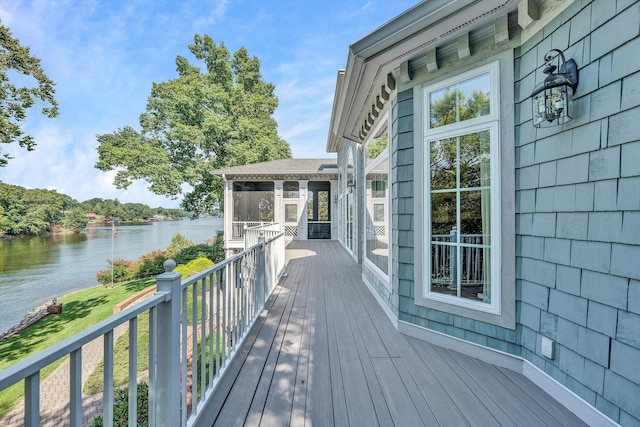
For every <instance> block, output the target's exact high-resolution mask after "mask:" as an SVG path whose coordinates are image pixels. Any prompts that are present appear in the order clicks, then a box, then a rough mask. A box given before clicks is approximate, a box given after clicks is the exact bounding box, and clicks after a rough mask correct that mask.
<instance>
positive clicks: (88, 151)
mask: <svg viewBox="0 0 640 427" xmlns="http://www.w3.org/2000/svg"><path fill="white" fill-rule="evenodd" d="M416 3H418V0H297V1H296V0H279V1H268V0H3V1H2V2H1V3H0V22H2V24H3V25H6V26H8V27H9V28H10V29H11V31H12V33H13V36H14V37H17V38H19V39H20V42H21V44H22V45H26V46H30V48H31V53H32V54H33V55H35V56H36V57H38V58H40V59H41V61H42V67H43V68H44V70H45V73H46V74H47V75H48V76H49V77H50V78H51V79H53V80H54V81H55V82H56V99H57V100H58V102H59V104H60V115H59V116H58V117H57V118H55V119H47V118H45V117H44V116H43V115H41V114H39V113H37V112H36V110H31V111H29V118H28V120H27V121H26V123H25V125H24V130H25V131H26V132H28V133H29V134H31V135H33V136H34V137H35V139H36V142H37V143H38V146H37V147H36V150H35V151H32V152H27V151H25V150H22V149H19V148H18V147H17V144H12V146H10V147H3V150H6V152H9V153H10V154H12V155H13V156H14V157H15V159H13V160H11V161H10V162H9V165H8V166H7V167H5V168H0V180H1V181H3V182H5V183H9V184H15V185H21V186H24V187H28V188H48V189H55V190H57V191H58V192H61V193H65V194H68V195H70V196H71V197H73V198H75V199H77V200H78V201H83V200H87V199H90V198H92V197H102V198H117V199H118V200H120V201H121V202H142V203H146V204H148V205H150V206H152V207H156V206H165V207H177V206H178V204H179V200H178V201H175V200H170V199H167V198H165V197H162V196H156V195H153V194H151V193H150V192H149V191H148V190H147V189H146V183H145V182H143V181H141V182H137V183H136V184H135V185H133V186H131V187H130V188H129V189H127V190H118V189H116V188H115V187H114V186H113V184H112V182H113V174H112V173H104V172H101V171H98V170H97V169H95V168H94V167H93V166H94V164H95V162H96V160H97V152H96V147H97V146H98V144H97V141H96V135H97V134H104V133H111V132H113V131H115V130H117V129H118V128H120V127H123V126H126V125H129V126H133V127H135V128H139V126H138V117H139V115H140V113H142V112H143V111H144V109H145V106H146V100H147V97H148V95H149V93H150V89H151V84H152V83H153V82H161V81H166V80H170V79H172V78H174V77H176V71H175V58H176V56H177V55H183V56H185V57H187V58H188V59H189V60H190V61H191V62H192V63H196V60H195V59H194V58H193V57H192V56H191V55H190V53H189V51H188V49H187V45H188V44H190V43H192V42H193V36H194V34H209V35H210V36H211V37H212V38H213V40H214V41H215V42H216V43H220V42H224V44H225V45H226V46H227V48H228V49H229V50H230V51H231V52H235V51H236V50H237V49H238V48H240V47H242V46H244V47H246V48H247V49H248V51H249V54H250V55H255V56H257V57H258V58H259V59H260V61H261V70H262V74H263V77H264V78H265V80H266V81H268V82H272V83H274V84H275V85H276V94H277V95H278V98H279V100H280V106H279V108H278V109H277V110H276V114H275V117H276V120H277V121H278V131H279V133H280V136H281V137H283V138H284V139H285V140H286V141H287V142H289V144H290V146H291V150H292V152H293V156H294V157H297V158H309V157H331V156H333V155H328V154H327V153H326V152H325V147H326V140H327V133H328V126H329V119H330V115H331V106H332V102H333V93H334V89H335V82H336V75H337V71H338V70H339V69H341V68H344V67H345V65H346V59H347V52H348V47H349V45H350V44H351V43H353V42H355V41H357V40H359V39H360V38H362V37H363V36H365V35H367V34H368V33H370V32H371V31H373V30H374V29H376V28H378V27H379V26H381V25H383V24H384V23H386V22H387V21H389V20H390V19H392V18H393V17H395V16H397V15H398V14H400V13H402V12H403V11H405V10H407V9H409V8H410V7H412V6H413V5H415V4H416ZM13 145H16V146H15V147H14V146H13Z"/></svg>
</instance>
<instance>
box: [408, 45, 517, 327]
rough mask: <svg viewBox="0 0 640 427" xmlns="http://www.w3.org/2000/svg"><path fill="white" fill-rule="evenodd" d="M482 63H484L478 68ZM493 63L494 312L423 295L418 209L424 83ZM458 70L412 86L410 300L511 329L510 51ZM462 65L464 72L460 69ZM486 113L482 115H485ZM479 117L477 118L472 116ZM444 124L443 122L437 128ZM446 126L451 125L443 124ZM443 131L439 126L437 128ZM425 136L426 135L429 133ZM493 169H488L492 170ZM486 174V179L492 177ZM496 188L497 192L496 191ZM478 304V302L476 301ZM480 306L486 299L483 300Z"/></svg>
mask: <svg viewBox="0 0 640 427" xmlns="http://www.w3.org/2000/svg"><path fill="white" fill-rule="evenodd" d="M453 67H455V65H454V66H452V70H451V71H448V72H447V73H446V75H452V74H454V73H455V71H454V70H453ZM483 67H488V68H483ZM491 67H496V69H497V70H498V73H495V76H496V77H495V78H496V81H497V83H498V85H497V86H495V87H496V90H499V92H500V104H499V105H495V104H492V106H491V113H490V115H491V116H492V117H493V116H498V117H499V118H500V124H499V131H498V133H499V144H500V147H499V151H498V152H497V154H499V155H500V160H499V162H500V163H498V162H497V161H494V162H492V167H493V166H494V165H495V166H496V167H497V168H498V169H499V170H500V173H501V177H500V181H499V184H500V188H501V189H500V191H499V192H498V191H494V192H493V194H492V197H494V196H496V197H499V198H500V206H501V207H500V215H501V220H500V222H499V223H498V226H499V228H500V232H501V235H500V241H499V243H498V244H499V245H500V253H494V252H492V257H499V258H500V260H501V269H500V272H499V274H500V291H499V292H498V293H499V298H500V302H499V307H500V314H494V313H490V312H487V311H482V310H477V309H475V307H474V308H469V307H465V306H461V305H459V304H454V303H452V302H451V301H440V300H436V299H433V298H425V297H424V296H423V295H424V292H423V290H424V288H425V287H427V286H429V287H430V277H431V274H430V273H429V275H427V276H426V277H424V276H423V275H424V266H423V265H422V263H421V260H425V259H427V257H430V251H429V252H428V253H427V254H424V253H423V252H424V250H425V245H424V239H425V237H427V236H426V234H425V228H426V227H430V226H429V225H427V224H425V223H424V209H426V206H425V205H424V203H423V197H424V194H425V193H424V185H425V184H424V183H425V176H428V174H429V171H428V170H426V171H425V170H424V168H425V165H426V164H425V155H426V153H425V152H426V150H425V147H423V144H424V140H425V135H424V134H425V132H424V129H425V120H427V117H428V116H426V110H427V109H428V104H425V100H424V97H425V90H424V88H425V87H429V88H430V90H434V89H435V88H436V87H440V88H442V87H444V86H447V85H449V84H451V82H455V81H460V80H463V79H465V77H466V76H471V75H477V74H480V73H482V71H485V70H486V69H489V68H491ZM458 70H460V73H457V74H455V76H454V77H453V78H449V79H446V80H441V81H438V82H434V81H433V80H432V81H431V82H425V83H423V85H419V84H418V85H415V86H413V100H414V103H413V110H414V117H415V120H414V154H415V158H416V161H415V162H414V166H415V167H414V191H415V195H416V197H415V198H414V212H415V218H416V222H415V224H414V227H415V241H414V255H415V263H414V285H415V290H414V301H415V304H416V305H418V306H422V307H425V308H427V309H433V310H437V311H441V312H444V313H449V314H452V315H457V316H461V317H465V318H469V319H473V320H477V321H482V322H486V323H490V324H494V325H497V326H501V327H506V328H509V329H515V319H516V307H515V305H516V304H515V299H516V296H515V273H516V272H515V211H514V206H515V169H514V168H515V150H514V148H513V141H514V138H515V120H514V103H513V100H514V96H515V95H514V82H513V75H514V74H513V73H514V70H513V50H511V49H507V50H505V51H503V52H501V53H500V54H498V55H496V56H494V57H492V58H486V59H481V60H479V61H473V62H470V63H467V64H466V65H465V66H464V67H459V68H458ZM465 70H466V71H467V72H465ZM485 117H486V116H485ZM478 122H482V118H480V120H478ZM478 122H475V123H474V122H472V121H471V120H470V121H469V123H468V124H467V123H466V122H462V123H463V124H460V125H459V129H463V128H465V127H469V126H472V125H474V124H478ZM443 128H444V127H443ZM449 129H451V128H449ZM444 131H445V130H444V129H443V130H442V132H444ZM430 136H431V135H430ZM492 173H493V169H492ZM493 181H494V180H493V177H492V182H493ZM498 193H500V194H498ZM479 304H481V303H479ZM483 305H486V304H483Z"/></svg>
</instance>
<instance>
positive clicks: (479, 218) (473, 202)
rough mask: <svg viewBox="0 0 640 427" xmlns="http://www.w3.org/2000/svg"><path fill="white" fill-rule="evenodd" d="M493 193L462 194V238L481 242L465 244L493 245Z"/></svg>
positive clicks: (464, 192)
mask: <svg viewBox="0 0 640 427" xmlns="http://www.w3.org/2000/svg"><path fill="white" fill-rule="evenodd" d="M490 195H491V192H490V190H481V191H462V192H460V229H461V230H462V233H461V236H468V237H469V238H471V237H474V238H475V237H478V238H480V239H481V241H473V242H471V241H468V242H463V243H477V244H481V245H489V244H491V197H490Z"/></svg>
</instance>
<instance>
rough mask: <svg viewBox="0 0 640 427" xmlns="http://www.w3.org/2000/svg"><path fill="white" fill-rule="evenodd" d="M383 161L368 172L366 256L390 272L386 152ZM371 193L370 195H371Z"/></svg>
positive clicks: (387, 272) (383, 269) (387, 163)
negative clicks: (369, 199)
mask: <svg viewBox="0 0 640 427" xmlns="http://www.w3.org/2000/svg"><path fill="white" fill-rule="evenodd" d="M385 156H386V157H383V158H382V161H380V162H379V163H377V164H376V166H375V167H371V168H370V169H369V170H368V172H367V176H366V179H367V189H368V190H370V191H367V197H371V199H372V200H375V201H376V203H373V202H372V201H367V218H366V256H367V259H369V260H370V261H371V262H373V263H374V264H375V265H376V267H378V268H379V269H380V270H382V271H383V272H384V273H385V274H389V271H388V270H389V233H388V231H389V230H388V228H389V219H388V217H387V214H386V212H388V209H387V205H388V203H389V202H388V199H387V186H388V182H389V157H388V151H386V152H385ZM369 194H370V196H369Z"/></svg>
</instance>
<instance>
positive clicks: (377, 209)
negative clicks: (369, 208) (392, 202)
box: [373, 204, 385, 222]
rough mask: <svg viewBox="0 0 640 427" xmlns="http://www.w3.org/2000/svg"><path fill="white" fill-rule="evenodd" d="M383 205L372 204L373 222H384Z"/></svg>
mask: <svg viewBox="0 0 640 427" xmlns="http://www.w3.org/2000/svg"><path fill="white" fill-rule="evenodd" d="M384 220H385V219H384V205H382V204H375V205H373V221H374V222H384Z"/></svg>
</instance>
